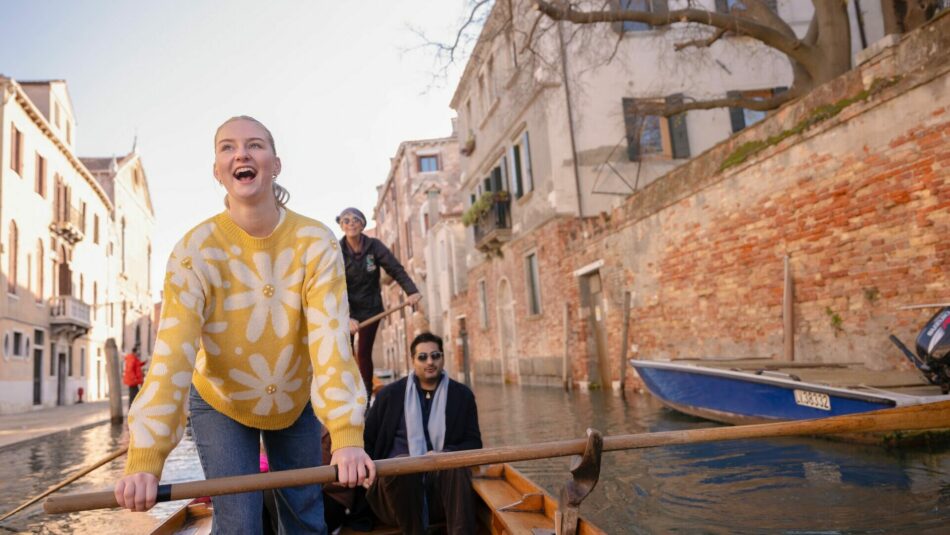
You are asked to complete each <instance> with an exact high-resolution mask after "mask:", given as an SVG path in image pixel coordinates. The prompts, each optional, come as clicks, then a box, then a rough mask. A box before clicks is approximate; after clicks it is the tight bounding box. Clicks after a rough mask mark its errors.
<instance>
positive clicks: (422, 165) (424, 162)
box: [419, 155, 441, 173]
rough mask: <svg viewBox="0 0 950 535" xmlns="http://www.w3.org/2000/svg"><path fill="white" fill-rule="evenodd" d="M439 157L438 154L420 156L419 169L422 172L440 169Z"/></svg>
mask: <svg viewBox="0 0 950 535" xmlns="http://www.w3.org/2000/svg"><path fill="white" fill-rule="evenodd" d="M440 169H441V168H440V166H439V157H438V156H437V155H431V156H419V171H420V172H422V173H432V172H435V171H439V170H440Z"/></svg>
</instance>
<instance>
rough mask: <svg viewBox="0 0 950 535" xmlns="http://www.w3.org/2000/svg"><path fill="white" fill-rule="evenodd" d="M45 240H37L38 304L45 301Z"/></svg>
mask: <svg viewBox="0 0 950 535" xmlns="http://www.w3.org/2000/svg"><path fill="white" fill-rule="evenodd" d="M43 252H44V251H43V240H36V302H37V303H39V302H42V301H43V283H44V282H45V281H44V280H43V260H44V256H43Z"/></svg>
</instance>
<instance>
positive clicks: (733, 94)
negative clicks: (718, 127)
mask: <svg viewBox="0 0 950 535" xmlns="http://www.w3.org/2000/svg"><path fill="white" fill-rule="evenodd" d="M726 96H727V97H729V98H739V97H741V96H742V93H741V92H740V91H729V92H728V93H726ZM729 119H730V121H732V133H736V132H738V131H740V130H742V129H743V128H745V116H744V115H743V114H742V108H738V107H732V108H729Z"/></svg>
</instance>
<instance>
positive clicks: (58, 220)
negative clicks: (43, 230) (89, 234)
mask: <svg viewBox="0 0 950 535" xmlns="http://www.w3.org/2000/svg"><path fill="white" fill-rule="evenodd" d="M49 230H50V232H52V233H53V234H55V235H57V236H60V237H62V238H63V239H64V240H66V241H67V242H69V244H70V245H75V244H76V242H78V241H80V240H82V239H83V220H82V212H80V211H79V210H77V209H76V207H74V206H63V207H58V208H57V207H54V208H53V222H52V223H50V224H49Z"/></svg>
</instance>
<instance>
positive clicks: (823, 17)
mask: <svg viewBox="0 0 950 535" xmlns="http://www.w3.org/2000/svg"><path fill="white" fill-rule="evenodd" d="M814 4H815V18H816V19H817V21H818V40H817V41H816V43H815V48H816V50H815V52H816V53H817V54H818V55H819V56H820V57H822V58H823V61H819V62H816V64H815V67H816V68H814V69H812V70H811V73H812V75H813V81H812V82H813V84H814V85H813V86H812V87H817V86H819V85H821V84H823V83H825V82H828V81H830V80H832V79H834V78H837V77H838V76H840V75H841V74H843V73H845V72H847V71H848V70H849V69H850V68H851V23H850V19H849V17H848V4H847V3H846V2H844V1H843V0H814Z"/></svg>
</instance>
